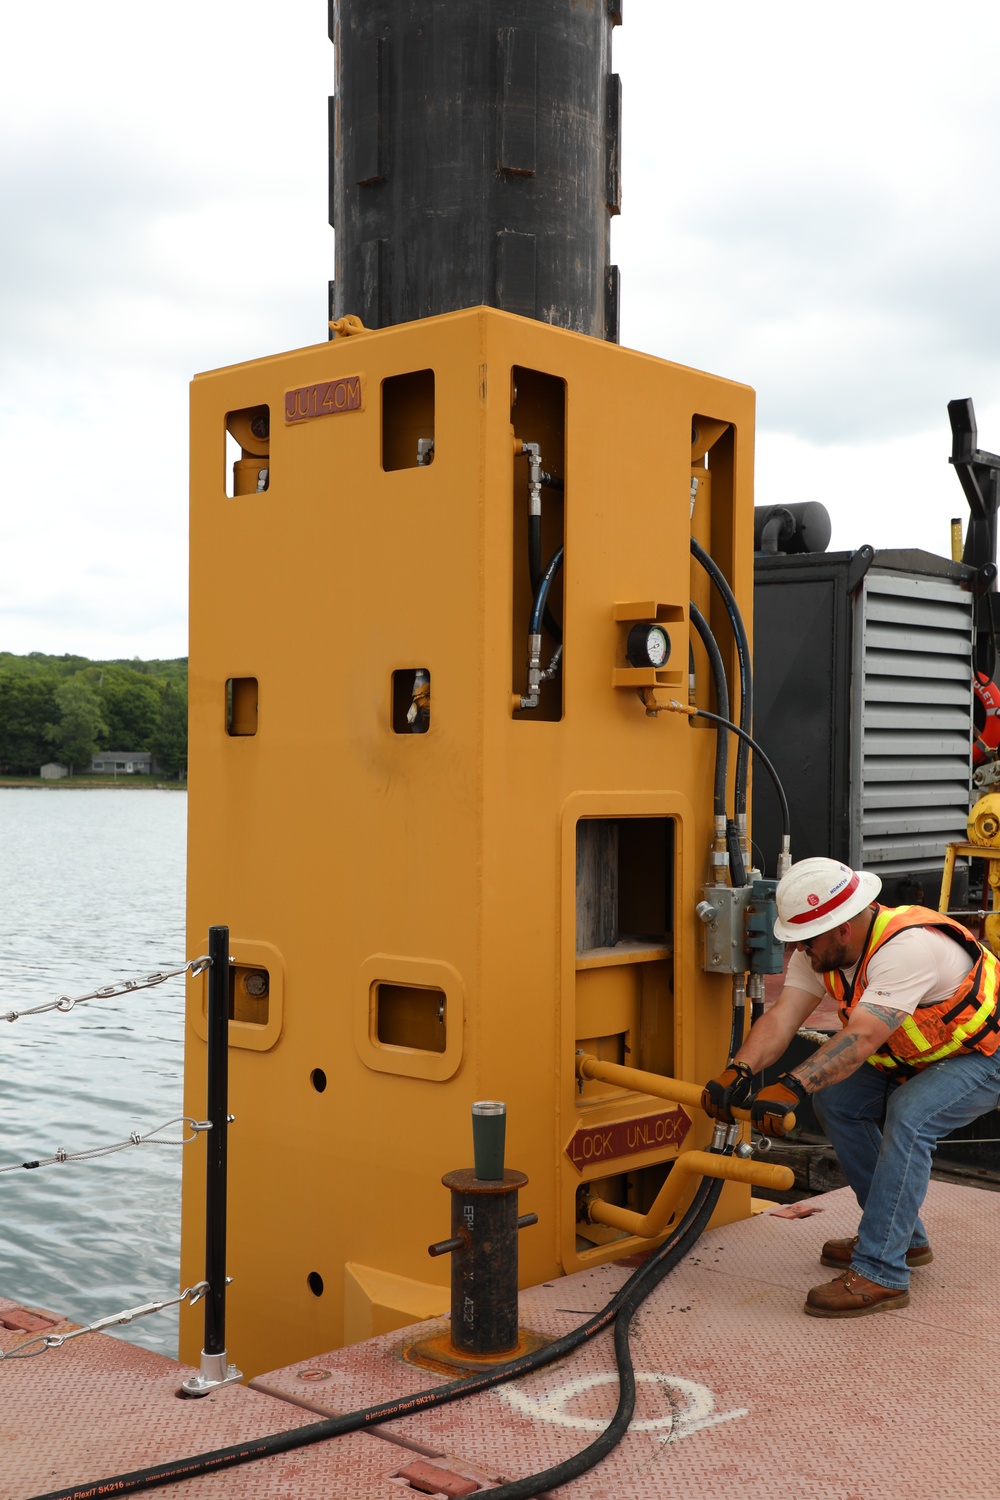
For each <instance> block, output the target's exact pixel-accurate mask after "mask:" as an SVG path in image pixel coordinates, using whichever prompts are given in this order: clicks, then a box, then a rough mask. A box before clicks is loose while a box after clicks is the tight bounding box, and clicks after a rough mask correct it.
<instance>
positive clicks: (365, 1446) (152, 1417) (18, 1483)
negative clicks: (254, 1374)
mask: <svg viewBox="0 0 1000 1500" xmlns="http://www.w3.org/2000/svg"><path fill="white" fill-rule="evenodd" d="M19 1305H20V1304H16V1303H13V1302H7V1301H5V1300H3V1299H0V1310H2V1309H9V1308H12V1307H15V1306H19ZM50 1316H55V1317H56V1318H57V1322H56V1326H55V1329H54V1330H53V1331H54V1332H56V1333H59V1332H65V1331H66V1330H67V1329H69V1328H72V1327H75V1326H77V1325H75V1324H72V1323H67V1322H66V1321H64V1320H61V1319H58V1315H56V1314H50ZM24 1339H25V1335H24V1334H23V1333H16V1332H11V1331H9V1330H0V1347H2V1348H3V1349H5V1350H6V1349H12V1348H14V1347H16V1346H17V1345H18V1344H20V1343H22V1342H23V1341H24ZM190 1373H191V1370H190V1367H189V1366H187V1365H180V1364H177V1363H175V1362H174V1361H173V1360H170V1359H165V1358H164V1357H163V1356H162V1355H160V1354H153V1353H150V1352H149V1351H148V1350H146V1349H137V1348H135V1347H133V1346H132V1345H130V1344H126V1343H123V1342H122V1341H121V1339H116V1338H111V1337H109V1336H108V1335H106V1334H88V1335H87V1336H86V1337H85V1338H80V1339H77V1340H74V1341H73V1342H72V1343H70V1344H66V1345H65V1346H64V1347H63V1348H62V1349H54V1350H51V1351H50V1352H48V1353H45V1354H41V1355H39V1356H38V1357H37V1358H36V1359H24V1360H17V1361H10V1362H7V1361H4V1362H2V1363H0V1500H29V1497H33V1496H35V1495H40V1494H44V1493H46V1492H48V1491H51V1490H56V1489H62V1488H66V1487H68V1486H70V1485H75V1484H81V1485H83V1484H86V1483H89V1482H90V1481H98V1480H101V1479H105V1478H110V1477H111V1476H113V1475H116V1474H120V1473H127V1472H128V1471H129V1470H132V1469H139V1468H144V1467H147V1466H154V1465H156V1464H161V1463H166V1462H167V1461H168V1460H170V1459H172V1458H179V1457H187V1456H189V1455H192V1454H196V1453H201V1452H204V1451H205V1450H207V1449H211V1448H222V1447H226V1446H227V1445H229V1444H231V1443H238V1442H242V1441H244V1440H245V1439H248V1438H253V1437H259V1436H261V1435H263V1434H266V1433H271V1432H283V1431H286V1430H288V1429H289V1428H292V1427H301V1426H305V1425H306V1424H307V1423H309V1422H311V1421H314V1420H315V1418H314V1417H313V1415H312V1413H311V1412H306V1411H302V1410H296V1409H295V1408H294V1407H292V1406H289V1405H288V1403H287V1402H285V1401H276V1400H274V1399H272V1398H271V1397H269V1396H266V1395H262V1394H260V1393H259V1392H257V1391H251V1390H248V1389H247V1388H246V1387H245V1386H241V1385H235V1386H226V1387H224V1388H223V1389H221V1390H219V1391H217V1392H215V1393H214V1394H213V1395H211V1396H204V1397H199V1398H197V1399H194V1400H190V1399H187V1398H184V1397H179V1396H177V1394H176V1391H177V1389H178V1387H179V1385H180V1383H181V1381H182V1380H183V1379H184V1378H185V1377H186V1376H187V1375H189V1374H190ZM412 1462H413V1454H412V1453H408V1452H407V1451H406V1450H404V1449H401V1448H400V1447H399V1446H398V1445H397V1444H395V1443H391V1442H384V1441H383V1440H382V1439H380V1438H379V1437H377V1436H375V1435H368V1434H367V1433H351V1434H349V1435H348V1436H347V1437H343V1438H338V1439H336V1440H335V1441H334V1442H326V1443H321V1444H317V1445H315V1446H313V1447H309V1448H301V1449H299V1450H297V1451H295V1452H292V1453H285V1454H279V1455H276V1456H275V1457H273V1458H265V1459H258V1460H255V1461H254V1462H252V1463H249V1464H242V1465H239V1466H238V1467H235V1468H231V1469H226V1470H224V1471H223V1472H221V1473H218V1474H213V1475H206V1476H204V1477H200V1478H197V1479H187V1480H183V1481H182V1482H181V1483H179V1484H173V1485H170V1486H168V1487H166V1488H164V1489H156V1490H154V1491H152V1492H151V1493H153V1494H155V1495H158V1496H163V1497H170V1500H401V1497H403V1496H406V1495H410V1496H413V1495H415V1492H414V1491H413V1490H412V1489H411V1488H410V1487H409V1486H408V1485H407V1484H406V1482H405V1480H397V1479H394V1478H393V1476H394V1475H396V1474H398V1472H399V1470H400V1469H402V1468H404V1467H405V1466H406V1465H407V1464H410V1463H412ZM483 1482H484V1483H485V1476H483Z"/></svg>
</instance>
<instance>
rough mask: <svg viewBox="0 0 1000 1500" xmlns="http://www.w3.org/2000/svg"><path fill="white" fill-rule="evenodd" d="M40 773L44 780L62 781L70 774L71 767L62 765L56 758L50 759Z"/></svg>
mask: <svg viewBox="0 0 1000 1500" xmlns="http://www.w3.org/2000/svg"><path fill="white" fill-rule="evenodd" d="M38 774H39V776H40V777H41V778H42V780H43V781H61V780H62V779H63V777H64V776H68V775H69V768H68V767H67V766H61V765H60V764H59V762H58V761H56V760H50V761H47V762H46V764H45V765H44V766H42V768H41V770H40V771H39V773H38Z"/></svg>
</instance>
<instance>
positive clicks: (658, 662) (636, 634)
mask: <svg viewBox="0 0 1000 1500" xmlns="http://www.w3.org/2000/svg"><path fill="white" fill-rule="evenodd" d="M625 654H626V656H627V657H628V659H629V661H630V662H631V664H632V666H633V667H662V666H663V665H664V663H665V662H666V660H667V658H668V657H669V655H670V637H669V635H668V634H667V632H666V631H665V630H664V628H663V626H662V625H633V626H632V629H631V630H630V631H629V633H628V644H627V646H626V648H625Z"/></svg>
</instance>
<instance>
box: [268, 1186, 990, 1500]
mask: <svg viewBox="0 0 1000 1500" xmlns="http://www.w3.org/2000/svg"><path fill="white" fill-rule="evenodd" d="M812 1206H813V1207H815V1208H817V1209H819V1210H820V1212H819V1213H817V1214H814V1215H811V1216H810V1217H808V1218H803V1219H787V1218H781V1217H777V1216H776V1215H775V1214H774V1213H773V1212H765V1213H764V1214H761V1215H760V1216H758V1217H757V1218H755V1219H753V1220H747V1221H744V1222H742V1223H739V1224H731V1225H728V1226H726V1227H725V1228H722V1229H718V1230H712V1231H710V1232H709V1233H707V1234H706V1235H705V1236H703V1237H702V1239H701V1241H700V1242H699V1244H698V1245H697V1246H696V1247H695V1249H694V1251H693V1252H692V1253H691V1254H690V1255H689V1256H688V1257H687V1258H686V1259H685V1260H684V1261H683V1262H682V1263H681V1265H680V1266H679V1267H678V1268H677V1269H676V1270H675V1271H674V1272H673V1273H672V1275H671V1276H669V1277H668V1278H667V1279H666V1281H665V1282H664V1283H663V1284H662V1285H661V1287H659V1288H658V1289H657V1290H656V1291H655V1292H654V1293H653V1295H652V1296H651V1297H650V1298H649V1299H648V1301H647V1302H646V1304H645V1305H644V1306H643V1308H642V1309H641V1311H640V1313H639V1315H638V1316H637V1318H636V1320H635V1323H634V1325H633V1326H634V1335H633V1353H634V1359H635V1367H636V1371H637V1374H638V1377H639V1403H638V1406H637V1412H636V1419H635V1422H634V1423H633V1427H632V1429H631V1430H630V1432H629V1434H628V1436H627V1437H626V1439H625V1440H624V1442H623V1443H622V1444H621V1445H620V1446H619V1447H618V1449H616V1450H615V1452H614V1453H612V1454H611V1455H610V1456H609V1457H608V1458H607V1459H606V1460H605V1461H604V1462H603V1463H602V1464H601V1465H599V1466H598V1467H597V1468H596V1469H594V1470H592V1471H591V1472H590V1473H589V1474H587V1475H584V1476H582V1477H581V1478H579V1479H577V1480H576V1481H574V1482H573V1483H572V1484H571V1485H570V1486H568V1487H567V1489H566V1490H565V1491H563V1493H566V1494H572V1495H574V1496H578V1497H581V1500H582V1497H587V1500H603V1497H605V1496H608V1497H610V1496H615V1497H621V1496H628V1497H630V1500H631V1497H635V1500H647V1497H648V1500H665V1497H668V1496H690V1495H700V1496H703V1497H705V1500H747V1497H748V1496H749V1497H754V1500H820V1497H823V1500H827V1497H829V1500H926V1497H928V1496H929V1495H933V1497H934V1500H952V1497H955V1500H959V1497H961V1500H995V1497H996V1495H997V1493H998V1482H997V1478H996V1472H995V1470H996V1464H995V1443H994V1438H993V1432H992V1426H991V1424H990V1423H989V1422H988V1421H981V1420H978V1419H977V1420H973V1421H965V1422H963V1423H962V1431H961V1439H960V1440H959V1441H956V1440H955V1437H954V1433H955V1421H956V1419H957V1416H958V1413H960V1412H965V1411H967V1410H968V1403H969V1400H970V1392H973V1393H974V1392H976V1391H979V1392H983V1391H986V1392H989V1391H993V1390H996V1389H997V1388H1000V1314H998V1311H997V1308H996V1303H995V1294H994V1291H993V1279H994V1278H993V1275H992V1269H991V1268H992V1265H993V1262H994V1258H995V1248H994V1247H995V1246H996V1244H997V1242H998V1240H1000V1195H998V1194H995V1193H989V1192H982V1191H978V1190H976V1189H971V1188H960V1187H954V1186H951V1185H947V1184H942V1183H932V1185H931V1189H930V1193H929V1195H928V1201H927V1205H926V1210H925V1219H926V1222H927V1224H928V1229H929V1231H930V1235H931V1241H932V1245H933V1248H934V1251H935V1256H936V1259H935V1261H934V1263H933V1264H932V1265H930V1266H927V1267H924V1268H921V1269H920V1270H918V1271H916V1272H915V1273H914V1275H913V1281H912V1286H911V1301H910V1305H909V1307H908V1308H905V1309H900V1310H896V1311H893V1312H889V1313H878V1314H875V1315H873V1316H868V1317H863V1318H850V1319H817V1318H808V1317H806V1316H805V1315H804V1314H803V1312H802V1303H803V1299H804V1294H805V1292H806V1291H807V1289H808V1288H809V1287H810V1286H813V1285H815V1284H816V1283H817V1282H820V1281H826V1280H829V1279H830V1278H831V1277H832V1276H833V1275H834V1272H833V1271H830V1270H828V1269H826V1268H824V1267H821V1266H820V1265H819V1263H818V1257H819V1247H820V1245H821V1243H822V1241H823V1240H825V1239H827V1238H830V1237H835V1236H840V1235H846V1234H849V1233H851V1232H852V1231H853V1229H854V1228H855V1226H856V1223H857V1207H856V1205H855V1203H854V1200H853V1196H852V1195H851V1194H850V1192H849V1191H848V1190H847V1189H842V1190H840V1191H838V1192H835V1193H829V1194H826V1195H824V1196H823V1197H821V1198H817V1199H814V1200H812ZM624 1274H625V1273H624V1272H623V1271H622V1270H621V1269H619V1268H617V1267H606V1268H602V1269H601V1270H597V1271H594V1272H584V1273H580V1274H578V1275H575V1276H570V1277H566V1278H564V1279H562V1280H560V1281H557V1282H553V1283H551V1284H548V1285H545V1286H542V1287H536V1288H533V1289H532V1290H530V1291H527V1292H525V1293H523V1294H522V1297H521V1322H522V1323H523V1324H525V1325H527V1326H528V1327H531V1328H534V1329H536V1330H538V1331H539V1332H543V1333H545V1332H548V1333H551V1334H555V1333H562V1332H565V1331H566V1330H567V1329H568V1328H570V1327H572V1326H575V1325H576V1324H578V1323H579V1322H581V1321H583V1319H584V1317H585V1316H586V1315H587V1314H588V1313H589V1312H591V1311H593V1310H594V1309H596V1308H597V1307H600V1306H601V1305H603V1302H604V1301H605V1299H606V1298H607V1297H608V1296H609V1295H610V1293H611V1291H612V1290H613V1289H614V1288H615V1287H616V1286H617V1285H620V1283H621V1280H622V1279H623V1276H624ZM440 1327H441V1323H440V1321H438V1322H433V1323H427V1324H422V1325H420V1330H421V1331H426V1332H431V1331H433V1330H435V1329H438V1328H440ZM416 1336H418V1330H417V1329H414V1328H410V1329H407V1330H405V1332H403V1333H395V1334H391V1335H387V1336H385V1337H383V1338H380V1339H375V1340H372V1341H371V1342H369V1343H367V1344H362V1345H357V1346H355V1347H353V1348H348V1349H342V1350H338V1351H336V1352H334V1353H331V1354H329V1355H324V1356H322V1357H321V1358H316V1359H311V1360H309V1361H306V1362H305V1363H304V1364H301V1365H294V1366H290V1367H289V1368H288V1369H286V1370H281V1371H275V1372H274V1373H272V1374H270V1375H266V1376H262V1377H261V1378H260V1379H258V1380H256V1381H255V1382H254V1387H255V1389H257V1390H259V1391H261V1392H265V1391H266V1392H269V1393H270V1394H272V1395H277V1396H281V1397H282V1398H284V1399H285V1400H290V1401H295V1402H298V1403H304V1402H307V1403H308V1405H309V1406H310V1408H311V1409H313V1410H318V1411H329V1412H334V1411H339V1410H345V1409H347V1408H348V1406H349V1405H351V1406H355V1407H357V1406H361V1405H367V1404H371V1403H374V1402H377V1401H381V1400H386V1399H388V1398H389V1397H391V1396H393V1395H397V1394H402V1393H407V1392H411V1391H414V1390H420V1389H423V1388H426V1387H430V1386H432V1385H434V1384H436V1381H435V1378H434V1377H433V1376H430V1375H425V1374H423V1372H421V1371H419V1370H415V1369H413V1368H412V1367H410V1366H408V1365H405V1364H404V1363H403V1362H402V1360H401V1357H400V1350H401V1347H402V1345H403V1343H404V1342H409V1341H410V1340H411V1339H412V1338H414V1337H416ZM320 1372H327V1373H325V1374H322V1376H321V1378H319V1376H320ZM303 1376H305V1379H303V1378H302V1377H303ZM304 1387H306V1388H307V1394H305V1395H304V1394H303V1388H304ZM616 1396H617V1386H616V1381H615V1376H614V1364H613V1359H612V1353H611V1339H610V1335H609V1334H608V1333H603V1334H601V1335H600V1336H599V1337H598V1338H597V1339H596V1340H594V1341H593V1342H592V1343H591V1344H590V1345H588V1346H586V1347H585V1348H584V1349H582V1350H581V1351H579V1352H578V1353H577V1354H576V1355H574V1356H572V1357H571V1358H570V1359H568V1360H564V1361H562V1362H560V1363H559V1364H557V1365H554V1366H552V1367H550V1368H548V1369H546V1370H543V1371H541V1372H539V1373H538V1374H536V1375H534V1376H531V1377H528V1378H527V1379H524V1380H522V1381H520V1382H518V1384H517V1385H516V1386H512V1387H507V1388H505V1389H503V1390H495V1391H490V1392H488V1393H484V1394H483V1395H480V1396H476V1397H473V1398H470V1399H467V1400H463V1401H460V1402H457V1403H455V1404H453V1405H448V1406H444V1407H440V1408H437V1409H436V1410H431V1411H427V1412H423V1413H418V1414H416V1415H414V1416H411V1417H408V1418H405V1419H403V1420H401V1421H397V1422H393V1423H392V1424H389V1425H387V1426H385V1427H383V1428H381V1429H380V1431H381V1432H382V1434H383V1435H384V1436H393V1437H394V1438H395V1439H396V1440H397V1441H399V1440H403V1441H405V1442H408V1443H411V1444H414V1445H419V1446H420V1447H421V1449H422V1450H423V1451H425V1452H428V1453H432V1454H433V1453H435V1452H436V1453H448V1454H452V1455H458V1456H459V1457H460V1459H462V1460H466V1461H470V1462H472V1463H474V1464H477V1465H480V1466H481V1467H482V1468H483V1469H484V1470H486V1471H487V1472H495V1473H497V1474H498V1475H499V1474H503V1475H505V1476H509V1477H517V1476H520V1475H524V1474H530V1473H533V1472H538V1471H541V1470H544V1469H546V1468H548V1467H549V1466H551V1465H552V1464H554V1463H557V1462H560V1461H562V1460H563V1459H565V1458H567V1457H568V1456H570V1455H571V1454H572V1453H575V1452H577V1451H578V1450H580V1449H581V1448H583V1447H584V1446H585V1445H586V1444H587V1443H588V1442H591V1441H593V1438H594V1436H595V1435H596V1432H597V1431H598V1430H599V1429H600V1427H601V1426H603V1424H604V1423H605V1422H606V1421H607V1419H608V1417H609V1416H610V1413H611V1411H612V1410H613V1408H614V1404H615V1400H616ZM972 1399H974V1397H973V1398H972ZM931 1474H933V1479H930V1478H929V1476H930V1475H931Z"/></svg>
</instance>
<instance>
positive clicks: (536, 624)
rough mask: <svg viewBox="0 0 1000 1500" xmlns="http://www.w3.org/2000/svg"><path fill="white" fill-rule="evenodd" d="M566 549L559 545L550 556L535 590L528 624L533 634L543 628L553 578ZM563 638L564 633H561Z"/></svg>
mask: <svg viewBox="0 0 1000 1500" xmlns="http://www.w3.org/2000/svg"><path fill="white" fill-rule="evenodd" d="M564 551H565V548H564V547H557V548H556V550H555V551H554V552H553V554H552V556H551V557H550V558H549V565H548V567H547V568H546V569H545V572H544V573H543V574H542V577H541V581H540V583H539V585H538V588H537V589H536V590H535V604H534V608H533V609H532V611H531V624H530V625H529V626H528V631H529V634H531V635H537V634H538V633H539V631H540V630H541V628H542V615H543V613H544V611H545V606H546V603H547V601H548V597H549V589H550V588H551V587H552V580H553V578H555V576H556V574H557V573H558V572H559V569H560V568H561V567H562V560H563V553H564ZM561 639H562V635H561V634H560V640H561Z"/></svg>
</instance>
